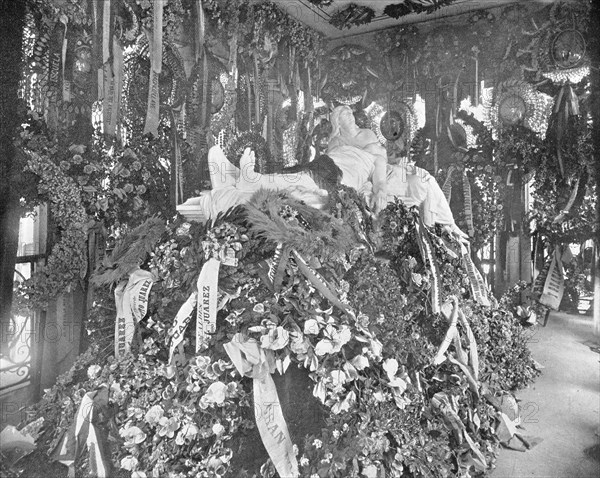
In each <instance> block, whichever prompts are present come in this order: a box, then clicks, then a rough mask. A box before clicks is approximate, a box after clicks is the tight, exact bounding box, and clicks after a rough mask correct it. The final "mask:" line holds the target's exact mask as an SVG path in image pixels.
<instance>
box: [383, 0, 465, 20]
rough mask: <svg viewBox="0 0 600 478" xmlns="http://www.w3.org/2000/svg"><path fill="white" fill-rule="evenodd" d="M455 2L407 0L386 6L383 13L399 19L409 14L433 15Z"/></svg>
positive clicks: (446, 0) (445, 0)
mask: <svg viewBox="0 0 600 478" xmlns="http://www.w3.org/2000/svg"><path fill="white" fill-rule="evenodd" d="M455 1H456V0H434V1H433V2H423V1H418V0H417V1H416V0H408V1H406V0H405V1H404V2H402V3H396V4H390V5H388V6H386V7H385V8H384V10H383V13H384V14H386V15H388V16H390V17H392V18H396V19H398V18H400V17H403V16H405V15H410V14H411V13H427V14H430V13H433V12H435V11H436V10H439V9H440V8H442V7H445V6H448V5H450V4H452V3H454V2H455Z"/></svg>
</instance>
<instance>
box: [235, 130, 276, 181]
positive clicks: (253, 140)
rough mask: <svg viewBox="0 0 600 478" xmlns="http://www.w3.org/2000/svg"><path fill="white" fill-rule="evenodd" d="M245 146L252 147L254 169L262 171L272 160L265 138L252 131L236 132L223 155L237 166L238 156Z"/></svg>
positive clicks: (242, 152) (240, 155)
mask: <svg viewBox="0 0 600 478" xmlns="http://www.w3.org/2000/svg"><path fill="white" fill-rule="evenodd" d="M246 148H250V149H252V151H254V154H255V157H256V165H255V170H258V172H260V173H264V172H265V170H266V168H267V165H269V164H270V163H271V161H272V159H271V152H270V151H269V145H268V144H267V142H266V140H265V139H264V138H263V137H262V136H261V135H260V134H258V133H256V132H254V131H242V132H240V133H238V134H236V135H235V136H234V137H233V138H232V139H231V141H230V142H229V144H228V145H227V148H226V149H225V156H227V159H228V160H229V161H230V162H231V164H233V165H235V166H237V167H239V165H240V158H241V157H242V154H244V150H245V149H246Z"/></svg>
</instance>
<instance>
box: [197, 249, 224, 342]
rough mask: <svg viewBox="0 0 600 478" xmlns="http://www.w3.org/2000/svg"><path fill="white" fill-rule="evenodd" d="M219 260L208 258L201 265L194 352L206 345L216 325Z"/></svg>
mask: <svg viewBox="0 0 600 478" xmlns="http://www.w3.org/2000/svg"><path fill="white" fill-rule="evenodd" d="M220 265H221V261H219V260H218V259H215V258H210V259H209V260H208V261H206V262H205V263H204V265H203V266H202V271H201V272H200V277H199V278H198V308H197V313H196V353H197V352H199V351H200V350H202V349H205V348H206V347H207V346H208V341H209V340H210V336H211V335H212V334H214V333H215V329H216V326H217V298H218V292H219V291H218V283H219V266H220Z"/></svg>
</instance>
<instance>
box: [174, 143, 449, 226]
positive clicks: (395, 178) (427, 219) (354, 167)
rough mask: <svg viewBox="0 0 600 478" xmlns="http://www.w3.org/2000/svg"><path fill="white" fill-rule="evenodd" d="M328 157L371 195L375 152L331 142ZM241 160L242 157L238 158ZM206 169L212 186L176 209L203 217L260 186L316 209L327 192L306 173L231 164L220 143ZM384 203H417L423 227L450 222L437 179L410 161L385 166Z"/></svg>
mask: <svg viewBox="0 0 600 478" xmlns="http://www.w3.org/2000/svg"><path fill="white" fill-rule="evenodd" d="M327 154H328V156H329V157H330V158H331V159H332V160H333V162H334V163H335V164H336V166H338V167H339V168H340V169H341V171H342V181H341V182H342V184H343V185H345V186H349V187H352V188H354V189H356V190H357V191H358V192H359V193H361V194H363V195H364V196H365V198H366V199H367V201H368V200H369V199H370V197H371V195H372V194H373V186H372V182H371V181H372V176H373V172H374V170H375V155H374V154H372V153H370V152H368V151H365V150H363V149H361V148H357V147H355V146H351V145H341V146H336V147H335V148H332V149H330V150H329V151H328V153H327ZM242 160H244V157H243V158H242ZM208 163H209V171H210V175H211V183H212V187H213V189H212V190H210V191H203V192H202V194H201V195H200V196H198V197H195V198H191V199H188V200H187V201H186V202H185V203H183V204H182V205H180V206H178V207H177V210H178V211H179V212H180V213H181V214H183V215H184V216H186V217H188V218H189V219H194V220H201V221H203V220H208V219H209V218H211V217H212V218H214V217H216V216H217V214H219V213H221V212H224V211H227V210H228V209H229V208H231V207H233V206H237V205H239V204H244V203H247V202H249V201H250V199H251V198H252V196H253V195H254V193H256V192H257V191H259V190H261V189H268V190H275V191H286V192H287V193H288V194H289V195H290V196H291V197H293V198H294V199H298V200H301V201H304V202H305V203H306V204H308V205H309V206H313V207H315V208H318V209H321V208H323V206H324V205H325V203H326V199H327V192H326V191H325V190H323V189H320V188H319V187H318V186H317V184H316V183H315V181H314V180H313V179H312V177H311V176H310V175H309V174H308V173H303V172H300V173H294V174H260V173H257V172H255V171H254V164H253V163H244V162H243V161H240V167H239V168H236V167H235V166H233V165H232V164H231V163H230V162H229V160H228V159H227V157H226V156H225V154H224V153H223V151H222V150H221V148H219V146H213V147H212V148H211V149H210V151H209V154H208ZM387 192H388V202H392V201H394V198H395V197H397V198H398V199H400V200H401V201H402V202H404V203H405V204H406V205H407V206H417V207H418V208H419V211H420V213H421V217H422V218H423V222H424V223H425V224H426V225H427V226H432V225H433V224H435V223H438V224H442V225H455V224H454V218H453V216H452V211H451V210H450V206H449V205H448V201H446V197H445V196H444V193H443V192H442V189H441V188H440V186H439V185H438V183H437V181H436V180H435V178H434V177H433V176H431V174H429V173H428V172H427V171H425V170H424V169H422V168H418V167H416V166H414V165H413V164H411V163H408V162H403V163H400V164H388V165H387Z"/></svg>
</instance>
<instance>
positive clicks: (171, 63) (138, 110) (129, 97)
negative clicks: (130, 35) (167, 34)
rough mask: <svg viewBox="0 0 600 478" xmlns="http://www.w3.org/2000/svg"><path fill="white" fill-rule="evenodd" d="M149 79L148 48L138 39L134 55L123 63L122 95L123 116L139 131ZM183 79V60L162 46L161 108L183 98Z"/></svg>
mask: <svg viewBox="0 0 600 478" xmlns="http://www.w3.org/2000/svg"><path fill="white" fill-rule="evenodd" d="M149 78H150V48H149V45H148V40H147V39H146V37H145V36H141V37H140V39H139V41H138V44H137V45H136V47H135V49H134V51H133V52H132V53H131V54H130V55H128V56H127V58H126V60H125V75H124V82H123V84H124V87H123V89H124V91H125V112H126V114H127V119H128V120H129V122H130V123H131V125H135V126H136V127H138V128H139V127H142V126H143V121H144V118H145V116H146V110H147V106H148V83H149ZM185 86H186V76H185V70H184V68H183V59H182V58H181V55H180V54H179V52H178V51H177V48H176V47H175V46H174V45H172V44H170V43H168V42H165V43H164V44H163V62H162V69H161V73H160V76H159V97H160V102H161V105H169V106H176V105H179V104H181V103H182V101H183V99H184V98H185V96H186V88H185Z"/></svg>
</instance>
